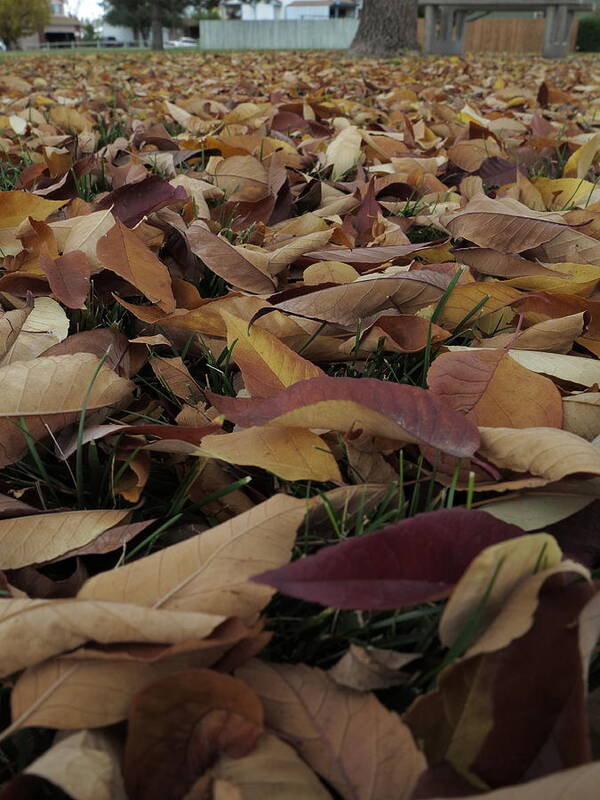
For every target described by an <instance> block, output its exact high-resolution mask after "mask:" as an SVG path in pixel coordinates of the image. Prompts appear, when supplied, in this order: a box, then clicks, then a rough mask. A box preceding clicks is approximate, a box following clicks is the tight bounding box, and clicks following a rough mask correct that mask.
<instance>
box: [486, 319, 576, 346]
mask: <svg viewBox="0 0 600 800" xmlns="http://www.w3.org/2000/svg"><path fill="white" fill-rule="evenodd" d="M585 329H586V322H585V313H584V312H583V311H582V312H580V313H579V314H570V315H569V316H568V317H559V318H558V319H547V320H544V321H543V322H538V323H536V324H535V325H532V326H531V327H530V328H526V329H525V330H524V331H520V332H519V333H518V334H517V335H516V336H515V334H514V333H511V332H508V333H500V334H498V335H497V336H492V337H490V338H488V339H485V340H483V341H482V342H481V344H482V346H483V347H499V348H503V347H507V348H508V347H510V348H511V350H537V351H538V352H548V353H562V354H566V353H568V352H569V351H570V350H571V349H572V348H573V342H574V341H575V339H578V338H579V337H580V336H583V333H584V331H585Z"/></svg>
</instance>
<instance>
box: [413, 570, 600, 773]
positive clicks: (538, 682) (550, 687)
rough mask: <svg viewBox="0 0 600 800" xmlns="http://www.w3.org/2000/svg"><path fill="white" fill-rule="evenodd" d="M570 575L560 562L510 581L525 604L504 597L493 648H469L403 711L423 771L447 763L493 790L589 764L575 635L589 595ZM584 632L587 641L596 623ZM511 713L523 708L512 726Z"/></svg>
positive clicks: (581, 663)
mask: <svg viewBox="0 0 600 800" xmlns="http://www.w3.org/2000/svg"><path fill="white" fill-rule="evenodd" d="M574 569H575V570H576V575H573V574H572V572H573V570H574ZM570 572H571V575H569V573H570ZM577 573H580V568H579V567H578V566H577V565H573V564H571V563H569V562H567V563H564V564H562V565H557V566H556V567H555V568H553V569H550V570H546V571H544V572H542V573H539V575H534V576H532V577H530V578H529V579H527V580H526V581H525V582H524V583H522V584H520V585H519V586H518V587H517V592H519V591H521V592H525V591H531V595H532V599H533V602H532V603H530V604H524V603H523V602H522V601H521V602H520V603H517V602H515V603H511V600H512V597H514V595H511V596H510V598H509V601H508V604H507V605H506V606H505V608H504V610H503V611H501V612H500V614H499V616H498V617H496V620H495V622H494V623H493V625H492V628H496V629H502V630H503V635H501V636H499V637H497V639H496V642H495V643H494V645H493V646H490V647H488V648H484V647H482V646H479V647H478V644H481V640H480V643H478V644H476V645H475V648H473V649H471V650H470V651H468V652H467V654H466V656H465V657H464V658H462V659H460V660H458V661H456V662H455V663H454V664H452V665H451V666H449V667H447V668H446V669H445V670H443V671H442V673H441V674H440V677H439V681H438V687H439V688H438V689H436V690H434V691H432V692H429V693H428V694H426V695H424V696H422V697H420V698H419V699H417V700H416V701H415V702H414V703H413V705H412V706H411V707H410V708H409V710H408V712H407V713H406V714H405V716H404V719H405V720H406V722H407V723H408V725H409V726H410V728H411V730H412V731H413V734H414V735H415V737H416V738H417V739H418V740H419V741H421V742H422V744H423V746H424V750H425V753H426V755H427V759H428V763H429V765H430V767H436V766H441V765H444V764H449V765H450V766H452V767H453V768H454V770H456V771H457V772H458V773H459V775H461V776H462V777H463V778H465V779H466V780H467V781H468V782H469V783H471V784H472V785H473V786H475V787H476V786H477V785H481V782H484V783H485V784H486V785H487V786H489V787H490V788H496V787H498V786H506V785H507V784H511V783H517V782H518V781H520V780H527V779H531V778H535V777H539V776H540V774H547V773H548V772H552V771H555V770H559V769H565V768H568V767H573V766H577V765H579V764H582V763H585V762H586V761H587V760H589V757H590V753H589V742H588V741H587V731H586V726H585V722H584V720H585V683H584V675H585V672H586V671H587V666H588V662H589V652H587V651H586V649H585V648H584V647H582V646H581V645H580V636H582V637H583V636H587V635H590V636H593V632H592V631H591V629H590V627H589V623H587V622H586V623H585V624H584V622H583V620H580V615H581V613H582V611H583V610H584V608H585V606H586V604H587V603H588V602H589V601H590V599H591V598H592V597H593V595H594V590H593V588H592V586H591V584H590V583H588V582H586V581H581V580H578V578H580V574H577ZM561 576H562V577H561ZM592 602H594V601H593V600H592ZM594 626H595V629H596V630H595V634H596V636H597V633H598V631H597V628H598V620H597V618H596V620H595V622H594ZM484 639H485V634H484ZM516 675H518V676H519V678H518V680H515V676H516ZM549 697H552V698H553V701H552V702H551V703H550V702H548V700H549ZM515 703H516V704H515ZM515 708H519V709H522V710H525V709H527V711H526V712H525V713H521V714H519V716H518V723H519V724H518V725H515V711H514V709H515ZM532 711H535V713H532ZM542 753H545V754H546V758H545V759H544V760H545V763H544V765H543V766H542V765H541V764H540V761H539V759H540V756H541V754H542Z"/></svg>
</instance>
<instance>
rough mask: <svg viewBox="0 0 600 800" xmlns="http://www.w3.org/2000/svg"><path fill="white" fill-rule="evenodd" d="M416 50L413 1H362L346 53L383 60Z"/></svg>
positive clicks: (414, 2)
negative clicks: (351, 39)
mask: <svg viewBox="0 0 600 800" xmlns="http://www.w3.org/2000/svg"><path fill="white" fill-rule="evenodd" d="M408 50H412V51H418V50H419V44H418V42H417V0H364V4H363V10H362V15H361V18H360V23H359V25H358V30H357V31H356V36H355V37H354V41H353V42H352V44H351V45H350V53H351V54H352V55H354V56H374V57H376V58H386V57H389V56H397V55H400V54H401V53H403V52H404V53H405V52H406V51H408Z"/></svg>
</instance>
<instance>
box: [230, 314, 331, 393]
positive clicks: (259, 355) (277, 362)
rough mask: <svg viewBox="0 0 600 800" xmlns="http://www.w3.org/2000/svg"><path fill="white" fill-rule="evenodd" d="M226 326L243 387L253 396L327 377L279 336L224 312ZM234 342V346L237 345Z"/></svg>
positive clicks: (275, 391)
mask: <svg viewBox="0 0 600 800" xmlns="http://www.w3.org/2000/svg"><path fill="white" fill-rule="evenodd" d="M221 315H222V317H223V319H224V320H225V324H226V326H227V344H228V345H229V347H232V348H233V349H232V356H231V357H232V359H233V360H234V361H235V363H236V364H237V365H238V366H239V368H240V370H241V372H242V377H243V378H244V386H245V387H246V389H247V390H248V391H249V392H250V394H251V395H252V396H253V397H269V396H270V395H273V394H276V393H277V392H278V391H280V390H281V389H284V388H285V387H286V386H291V385H292V384H293V383H298V381H302V380H305V379H306V378H315V377H317V376H319V375H324V372H323V370H322V369H320V368H319V367H317V366H316V365H315V364H313V363H312V362H311V361H308V360H307V359H306V358H303V357H302V356H300V355H298V354H297V353H294V351H293V350H290V348H289V347H286V345H285V344H283V342H281V341H280V340H279V338H278V337H276V336H274V335H273V334H272V333H269V332H268V331H266V330H263V329H261V328H257V327H256V326H253V327H251V328H249V327H248V323H247V322H246V321H245V320H242V319H240V318H239V317H236V316H234V315H233V314H230V313H229V312H228V311H225V310H223V311H221ZM234 343H235V344H234Z"/></svg>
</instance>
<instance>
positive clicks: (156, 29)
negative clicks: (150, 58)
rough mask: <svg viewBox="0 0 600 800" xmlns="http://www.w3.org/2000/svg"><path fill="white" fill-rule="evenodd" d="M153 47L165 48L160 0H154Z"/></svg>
mask: <svg viewBox="0 0 600 800" xmlns="http://www.w3.org/2000/svg"><path fill="white" fill-rule="evenodd" d="M152 49H153V50H163V49H164V44H163V32H162V17H161V13H160V5H159V0H152Z"/></svg>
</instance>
